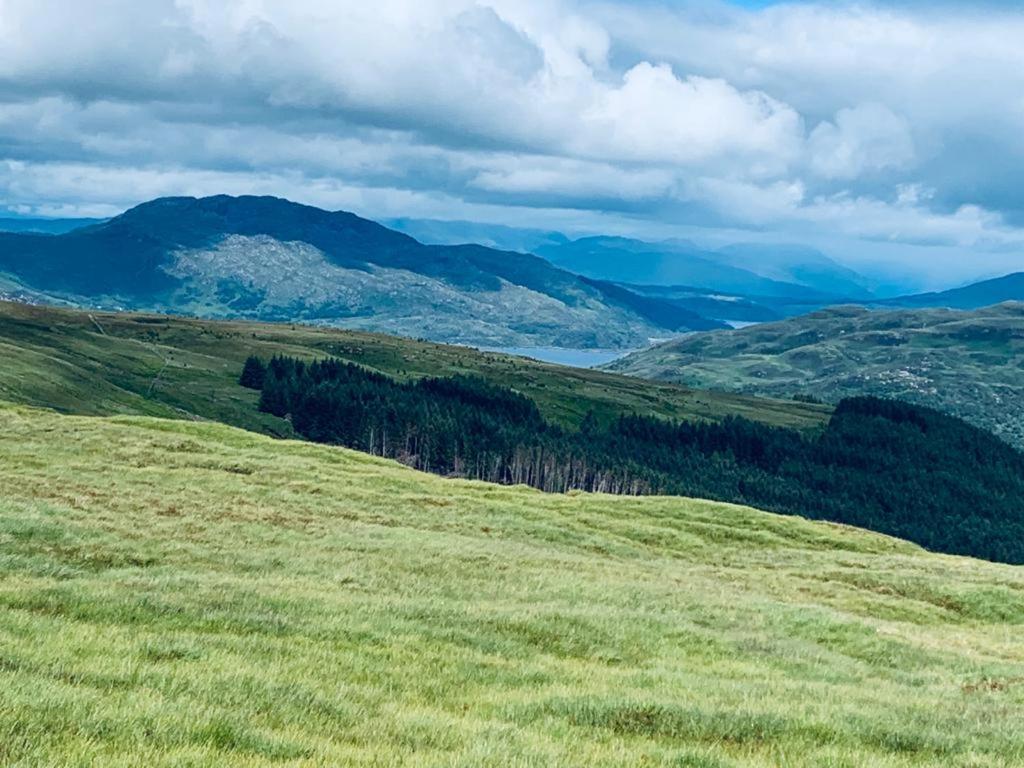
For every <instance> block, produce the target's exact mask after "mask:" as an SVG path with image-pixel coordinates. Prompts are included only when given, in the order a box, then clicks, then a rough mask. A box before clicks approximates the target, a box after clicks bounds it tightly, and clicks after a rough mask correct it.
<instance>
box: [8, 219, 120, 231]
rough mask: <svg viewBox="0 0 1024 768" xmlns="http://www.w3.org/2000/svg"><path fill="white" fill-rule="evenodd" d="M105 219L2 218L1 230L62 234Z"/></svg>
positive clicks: (99, 222)
mask: <svg viewBox="0 0 1024 768" xmlns="http://www.w3.org/2000/svg"><path fill="white" fill-rule="evenodd" d="M104 221H105V219H28V218H25V219H21V218H17V219H14V218H10V219H0V232H35V233H37V234H45V235H60V234H63V233H65V232H70V231H71V230H73V229H80V228H81V227H88V226H92V225H94V224H101V223H102V222H104Z"/></svg>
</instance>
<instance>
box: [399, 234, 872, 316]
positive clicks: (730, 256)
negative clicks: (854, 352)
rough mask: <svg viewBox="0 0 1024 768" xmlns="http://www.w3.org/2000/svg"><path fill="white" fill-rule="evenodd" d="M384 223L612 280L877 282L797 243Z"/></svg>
mask: <svg viewBox="0 0 1024 768" xmlns="http://www.w3.org/2000/svg"><path fill="white" fill-rule="evenodd" d="M387 223H388V225H389V226H391V227H392V228H394V229H397V230H399V231H401V232H405V233H406V234H409V235H412V236H413V237H415V238H416V239H418V240H420V241H422V242H426V243H436V244H439V245H455V244H459V243H470V242H472V243H479V244H481V245H487V246H490V247H493V248H500V249H503V250H513V251H521V252H523V253H535V254H537V255H540V256H544V257H545V258H547V259H549V260H551V261H552V262H553V263H555V264H558V265H560V266H563V267H565V268H566V269H569V270H570V271H573V272H577V273H578V274H583V275H586V276H588V277H592V278H594V279H597V280H607V281H611V282H619V283H637V284H647V285H657V286H662V287H665V286H685V287H689V288H691V289H702V290H707V291H711V292H719V293H730V294H737V293H738V294H750V295H761V296H775V297H777V298H778V297H782V298H789V299H807V298H809V297H810V298H817V299H832V300H834V299H836V298H845V299H868V298H871V297H872V294H873V289H874V287H875V286H874V285H873V284H872V282H871V281H870V280H869V279H868V278H866V277H864V276H863V275H861V274H859V273H857V272H855V271H853V270H851V269H849V268H847V267H844V266H842V265H841V264H838V263H837V262H836V261H834V260H833V259H831V258H829V257H828V256H826V255H825V254H824V253H822V252H821V251H819V250H817V249H815V248H811V247H809V246H806V245H799V244H772V243H737V244H734V245H729V246H725V247H722V248H717V249H711V248H702V247H700V246H698V245H696V244H694V243H692V242H690V241H688V240H681V239H669V240H661V241H657V242H649V241H643V240H637V239H631V238H627V237H611V236H605V235H599V236H591V237H583V238H580V239H577V240H574V239H571V238H569V237H567V236H566V235H564V234H562V233H560V232H555V231H550V230H543V229H529V228H523V227H510V226H502V225H497V224H485V223H479V222H469V221H442V220H438V219H408V218H405V219H391V220H389V221H388V222H387ZM762 278H763V279H762ZM808 289H809V290H808ZM819 306H820V305H819Z"/></svg>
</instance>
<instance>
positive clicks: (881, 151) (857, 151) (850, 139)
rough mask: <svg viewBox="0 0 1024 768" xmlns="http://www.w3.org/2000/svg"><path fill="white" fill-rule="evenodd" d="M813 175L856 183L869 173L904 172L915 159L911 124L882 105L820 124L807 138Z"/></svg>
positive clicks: (861, 107) (848, 111)
mask: <svg viewBox="0 0 1024 768" xmlns="http://www.w3.org/2000/svg"><path fill="white" fill-rule="evenodd" d="M808 152H809V155H810V163H811V168H812V169H813V171H814V172H815V173H816V174H818V175H819V176H823V177H824V178H827V179H856V178H858V177H860V176H863V175H865V174H868V173H873V172H876V171H884V170H887V169H893V168H896V169H898V168H904V167H907V166H908V165H910V163H911V161H912V160H913V159H914V139H913V136H912V134H911V130H910V124H909V123H908V122H907V121H906V120H905V119H903V118H901V117H899V116H898V115H896V114H895V113H893V111H892V110H890V109H889V108H888V107H886V106H884V105H882V104H861V105H859V106H857V107H853V108H846V109H841V110H839V112H838V113H837V114H836V118H835V122H834V123H833V122H823V123H820V124H819V125H818V127H817V128H815V129H814V130H813V131H812V132H811V135H810V139H809V146H808Z"/></svg>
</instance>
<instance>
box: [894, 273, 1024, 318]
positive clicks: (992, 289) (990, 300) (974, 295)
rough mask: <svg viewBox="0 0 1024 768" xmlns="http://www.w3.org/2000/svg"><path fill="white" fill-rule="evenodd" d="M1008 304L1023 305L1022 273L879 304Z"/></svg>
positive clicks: (956, 306) (954, 306) (960, 306)
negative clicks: (1020, 302) (1021, 302)
mask: <svg viewBox="0 0 1024 768" xmlns="http://www.w3.org/2000/svg"><path fill="white" fill-rule="evenodd" d="M1007 301H1024V272H1015V273H1013V274H1010V275H1005V276H1003V277H997V278H993V279H991V280H982V281H981V282H977V283H972V284H970V285H967V286H964V287H962V288H953V289H952V290H948V291H939V292H935V293H921V294H916V295H913V296H900V297H898V298H895V299H888V300H886V301H883V302H878V304H879V305H881V306H894V307H948V308H951V309H978V308H980V307H988V306H991V305H993V304H1001V303H1003V302H1007Z"/></svg>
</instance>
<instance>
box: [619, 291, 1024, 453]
mask: <svg viewBox="0 0 1024 768" xmlns="http://www.w3.org/2000/svg"><path fill="white" fill-rule="evenodd" d="M606 368H607V369H609V370H614V371H617V372H620V373H628V374H632V375H635V376H641V377H645V378H650V379H657V380H663V381H672V382H677V383H683V384H689V385H694V386H699V387H706V388H710V389H716V390H721V391H724V392H740V393H746V394H757V395H770V396H773V397H793V396H801V397H813V398H818V399H821V400H823V401H826V402H838V401H839V400H840V399H842V398H844V397H849V396H855V395H877V396H886V397H898V398H900V399H903V400H907V401H910V402H914V403H918V404H921V405H930V406H933V407H937V408H940V409H943V410H945V411H947V412H949V413H952V414H954V415H957V416H960V417H962V418H964V419H967V420H968V421H970V422H972V423H974V424H975V425H976V426H979V427H983V428H985V429H988V430H990V431H992V432H995V433H996V434H998V435H1000V436H1001V437H1003V438H1004V439H1006V440H1008V441H1009V442H1011V443H1014V444H1015V445H1017V446H1021V447H1024V398H1022V397H1021V396H1020V393H1021V391H1022V389H1024V304H1022V303H1007V304H1000V305H998V306H994V307H988V308H985V309H978V310H974V311H961V310H952V309H902V310H888V311H881V310H876V311H871V310H867V309H864V308H862V307H837V308H833V309H828V310H823V311H820V312H815V313H813V314H810V315H805V316H802V317H795V318H790V319H788V320H783V321H781V322H776V323H767V324H764V325H757V326H753V327H750V328H744V329H742V330H737V331H721V332H713V333H705V334H697V335H695V336H691V337H688V338H682V339H676V340H673V341H670V342H666V343H664V344H660V345H658V346H655V347H651V348H649V349H645V350H642V351H640V352H637V353H635V354H632V355H629V356H627V357H625V358H622V359H620V360H617V361H615V362H613V363H611V364H609V365H608V366H606Z"/></svg>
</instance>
